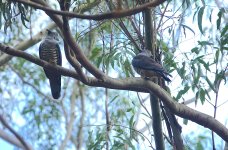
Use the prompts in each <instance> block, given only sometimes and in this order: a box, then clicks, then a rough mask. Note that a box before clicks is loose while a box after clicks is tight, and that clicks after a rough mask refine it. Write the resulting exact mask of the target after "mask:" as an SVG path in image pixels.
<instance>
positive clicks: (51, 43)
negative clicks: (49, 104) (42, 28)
mask: <svg viewBox="0 0 228 150" xmlns="http://www.w3.org/2000/svg"><path fill="white" fill-rule="evenodd" d="M58 43H59V38H58V33H57V32H54V31H50V30H47V35H46V37H45V38H44V40H43V41H42V42H41V44H40V46H39V57H40V59H42V60H45V61H47V62H49V63H51V64H53V65H59V66H62V54H61V51H60V47H59V45H58ZM43 70H44V72H45V75H46V77H47V78H48V79H49V83H50V87H51V93H52V97H53V98H54V99H58V98H59V97H60V92H61V74H59V73H57V72H56V71H51V70H48V69H45V68H43Z"/></svg>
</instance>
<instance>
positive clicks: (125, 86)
mask: <svg viewBox="0 0 228 150" xmlns="http://www.w3.org/2000/svg"><path fill="white" fill-rule="evenodd" d="M0 50H1V51H2V52H5V53H7V54H10V55H14V56H17V57H21V58H24V59H26V60H28V61H31V62H33V63H35V64H37V65H39V66H42V67H44V68H47V69H50V70H53V71H58V72H59V73H60V74H62V75H63V76H69V77H72V78H75V79H77V80H80V77H79V75H78V74H77V73H76V72H75V71H71V70H69V69H66V68H63V67H60V66H53V65H51V64H49V63H47V62H45V61H43V60H40V59H38V58H36V57H34V56H32V55H30V54H27V53H25V52H23V51H19V50H15V49H13V48H10V47H7V46H5V45H3V44H1V43H0ZM87 78H88V81H87V82H83V83H84V84H86V85H88V86H93V87H104V88H109V89H118V90H129V91H137V92H149V91H151V92H153V94H155V95H156V96H158V97H159V98H160V99H161V100H162V101H163V103H165V104H166V105H167V107H168V108H169V109H170V111H171V112H173V113H174V114H176V115H178V116H180V117H182V118H185V119H189V120H191V121H193V122H196V123H198V124H200V125H202V126H204V127H206V128H209V129H211V130H213V131H214V132H215V133H217V134H218V135H219V136H220V137H221V138H222V139H224V140H225V141H227V142H228V129H227V128H226V127H225V126H224V125H223V124H221V123H220V122H219V121H217V120H216V119H214V118H213V117H211V116H209V115H207V114H204V113H202V112H199V111H197V110H194V109H192V108H189V107H188V106H185V105H183V104H180V103H177V102H176V101H175V100H174V99H173V98H172V97H171V96H170V94H169V93H167V92H166V91H165V90H164V89H162V88H161V87H160V86H159V85H157V84H155V83H153V82H152V81H149V80H145V79H142V78H124V79H117V78H111V77H109V76H104V78H103V80H98V79H97V78H93V77H87ZM80 81H81V80H80Z"/></svg>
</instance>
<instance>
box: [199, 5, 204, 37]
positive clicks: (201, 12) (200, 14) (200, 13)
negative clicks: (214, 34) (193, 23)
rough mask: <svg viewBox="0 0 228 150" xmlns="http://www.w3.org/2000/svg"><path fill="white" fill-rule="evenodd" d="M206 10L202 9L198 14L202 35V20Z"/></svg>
mask: <svg viewBox="0 0 228 150" xmlns="http://www.w3.org/2000/svg"><path fill="white" fill-rule="evenodd" d="M204 9H205V7H201V8H200V9H199V12H198V27H199V30H200V32H201V33H202V34H203V28H202V20H203V13H204Z"/></svg>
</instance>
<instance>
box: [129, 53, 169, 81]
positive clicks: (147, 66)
mask: <svg viewBox="0 0 228 150" xmlns="http://www.w3.org/2000/svg"><path fill="white" fill-rule="evenodd" d="M132 66H133V67H134V69H135V71H136V72H137V73H138V74H140V75H141V76H142V77H145V78H148V77H154V76H155V75H160V76H161V77H162V78H164V79H165V80H166V81H168V82H170V81H171V80H170V79H169V78H168V76H170V77H172V76H171V75H170V74H169V73H168V72H167V71H166V70H165V69H164V68H163V67H162V65H161V64H159V63H157V62H156V61H155V60H153V59H152V58H151V57H150V54H149V51H148V52H147V51H146V50H144V51H142V52H141V53H139V54H138V55H136V56H135V57H134V58H133V60H132Z"/></svg>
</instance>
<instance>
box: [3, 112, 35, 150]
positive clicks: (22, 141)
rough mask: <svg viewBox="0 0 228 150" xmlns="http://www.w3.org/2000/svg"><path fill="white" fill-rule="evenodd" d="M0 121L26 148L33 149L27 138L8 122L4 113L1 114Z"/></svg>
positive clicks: (27, 149)
mask: <svg viewBox="0 0 228 150" xmlns="http://www.w3.org/2000/svg"><path fill="white" fill-rule="evenodd" d="M0 121H1V122H2V124H3V125H4V126H5V127H6V128H7V129H8V130H9V131H10V132H11V133H12V134H13V135H14V136H15V137H16V138H17V139H18V140H19V141H20V142H21V144H22V145H23V147H24V148H25V149H26V150H32V148H31V147H30V146H29V145H28V144H27V143H26V142H25V140H24V139H23V138H22V137H21V136H20V135H19V134H18V133H17V132H16V131H15V130H14V129H13V128H12V127H11V126H10V125H9V124H8V123H7V122H6V120H5V119H4V118H3V116H2V115H0Z"/></svg>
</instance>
